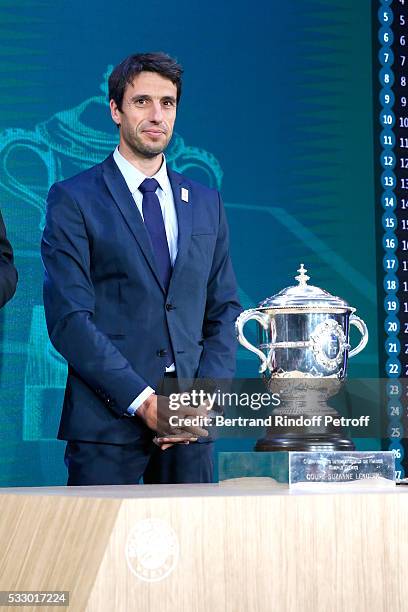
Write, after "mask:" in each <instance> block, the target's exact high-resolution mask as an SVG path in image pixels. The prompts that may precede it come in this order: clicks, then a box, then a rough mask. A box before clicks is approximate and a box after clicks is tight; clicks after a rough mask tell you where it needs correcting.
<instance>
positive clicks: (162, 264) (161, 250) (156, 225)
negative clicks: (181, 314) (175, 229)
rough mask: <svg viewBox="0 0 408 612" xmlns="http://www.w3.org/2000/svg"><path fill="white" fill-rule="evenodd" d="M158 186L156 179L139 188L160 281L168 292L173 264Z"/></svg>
mask: <svg viewBox="0 0 408 612" xmlns="http://www.w3.org/2000/svg"><path fill="white" fill-rule="evenodd" d="M158 186H159V183H158V182H157V181H156V179H153V178H147V179H145V180H144V181H143V183H142V184H141V185H140V186H139V190H140V191H141V192H142V194H143V201H142V210H143V219H144V223H145V226H146V229H147V231H148V232H149V236H150V240H151V242H152V247H153V252H154V256H155V259H156V264H157V268H158V270H159V274H160V279H161V281H162V283H163V286H164V288H165V290H166V291H167V290H168V288H169V282H170V276H171V262H170V253H169V246H168V244H167V237H166V230H165V228H164V221H163V215H162V211H161V207H160V202H159V198H158V197H157V195H156V189H157V188H158Z"/></svg>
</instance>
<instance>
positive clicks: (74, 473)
mask: <svg viewBox="0 0 408 612" xmlns="http://www.w3.org/2000/svg"><path fill="white" fill-rule="evenodd" d="M213 453H214V443H213V442H204V443H198V442H193V443H190V444H188V445H185V444H174V445H173V446H171V447H170V448H167V449H166V450H164V451H163V450H161V449H160V448H159V447H158V446H156V445H155V444H153V442H152V441H151V440H150V439H148V440H140V441H139V440H138V441H137V442H133V443H132V444H102V443H98V442H81V441H70V442H67V447H66V451H65V464H66V466H67V468H68V483H67V484H68V486H86V485H129V484H139V483H140V480H141V479H142V478H143V482H144V483H145V484H178V483H189V482H213V473H214V459H213Z"/></svg>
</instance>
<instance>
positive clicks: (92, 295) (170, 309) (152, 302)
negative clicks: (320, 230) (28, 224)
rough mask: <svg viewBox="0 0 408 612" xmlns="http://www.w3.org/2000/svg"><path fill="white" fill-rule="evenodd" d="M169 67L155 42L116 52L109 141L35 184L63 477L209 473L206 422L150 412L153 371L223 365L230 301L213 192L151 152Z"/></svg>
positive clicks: (170, 121) (173, 96) (169, 82)
mask: <svg viewBox="0 0 408 612" xmlns="http://www.w3.org/2000/svg"><path fill="white" fill-rule="evenodd" d="M181 73H182V69H181V67H180V66H179V65H178V64H177V63H176V62H175V61H174V60H173V59H172V58H170V57H169V56H167V55H165V54H163V53H147V54H137V55H132V56H130V57H128V58H126V59H125V60H124V61H123V62H121V64H119V65H118V66H117V67H116V68H115V69H114V70H113V72H112V74H111V76H110V78H109V98H110V109H111V116H112V119H113V121H114V122H115V123H116V125H117V126H118V129H119V146H118V147H117V148H116V150H115V151H114V152H113V154H111V155H110V156H109V157H108V158H107V159H106V160H105V161H104V162H102V163H101V164H98V165H96V166H94V167H92V168H90V169H89V170H87V171H85V172H82V173H81V174H79V175H77V176H74V177H73V178H70V179H68V180H65V181H62V182H60V183H56V184H55V185H53V186H52V187H51V189H50V192H49V195H48V203H47V204H48V206H47V218H46V226H45V230H44V234H43V240H42V257H43V262H44V267H45V281H44V306H45V313H46V319H47V326H48V331H49V335H50V339H51V341H52V343H53V344H54V346H55V347H56V349H57V350H58V351H59V352H60V353H61V355H63V357H64V358H65V359H66V360H67V362H68V379H67V384H66V391H65V398H64V405H63V412H62V417H61V423H60V428H59V433H58V437H59V438H60V439H63V440H67V447H66V453H65V462H66V465H67V467H68V473H69V478H68V484H69V485H93V484H95V485H96V484H137V483H138V482H139V480H140V479H141V478H142V477H143V481H144V482H145V483H179V482H211V481H212V479H213V457H212V455H213V443H212V442H211V441H208V440H207V439H206V438H205V435H206V433H207V432H206V431H205V430H202V429H201V428H199V427H198V428H194V427H193V428H186V429H183V428H178V429H177V428H174V429H172V428H167V429H161V427H160V425H159V424H158V419H159V418H160V414H159V413H160V411H158V399H160V395H159V393H158V391H159V388H160V381H161V380H162V379H163V377H164V376H166V377H175V376H177V377H178V378H181V379H193V378H195V377H200V378H211V379H214V378H215V379H222V378H231V377H232V376H233V375H234V370H235V351H236V340H235V334H234V322H235V319H236V317H237V316H238V314H239V313H240V311H241V308H240V305H239V302H238V299H237V287H236V281H235V277H234V273H233V269H232V266H231V261H230V257H229V252H228V228H227V223H226V218H225V213H224V209H223V205H222V202H221V198H220V195H219V193H218V192H217V191H216V190H214V189H210V188H208V187H205V186H203V185H200V184H198V183H196V182H194V181H191V180H189V179H187V178H186V177H184V176H182V175H180V174H178V173H176V172H173V171H171V170H170V169H169V168H168V167H167V165H166V160H165V157H164V155H163V151H164V149H165V148H166V146H167V145H168V143H169V141H170V139H171V136H172V133H173V126H174V122H175V119H176V110H177V104H178V102H179V99H180V94H181ZM199 411H200V410H199ZM201 411H202V409H201ZM186 413H187V414H193V413H194V411H193V410H192V409H190V410H189V409H188V408H187V409H186ZM158 430H159V431H165V432H166V433H165V434H163V435H161V436H160V435H159V436H158V435H156V432H157V431H158Z"/></svg>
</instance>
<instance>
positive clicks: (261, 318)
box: [235, 308, 269, 374]
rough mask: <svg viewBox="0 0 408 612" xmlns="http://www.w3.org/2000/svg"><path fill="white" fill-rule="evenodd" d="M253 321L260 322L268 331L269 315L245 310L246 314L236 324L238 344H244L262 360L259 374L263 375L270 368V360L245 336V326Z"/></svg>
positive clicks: (243, 313) (242, 314) (240, 316)
mask: <svg viewBox="0 0 408 612" xmlns="http://www.w3.org/2000/svg"><path fill="white" fill-rule="evenodd" d="M251 319H253V320H254V321H258V323H259V324H260V325H262V327H263V328H264V329H268V327H269V315H267V314H263V313H262V312H259V311H257V310H254V309H253V308H251V309H250V310H244V312H242V313H241V314H240V315H239V317H238V319H237V320H236V323H235V329H236V332H237V336H238V342H239V343H240V344H242V346H244V347H245V348H246V349H248V351H251V352H252V353H255V355H258V357H259V359H260V360H261V365H260V366H259V373H260V374H262V373H263V372H265V370H266V368H267V367H268V359H267V357H266V356H265V354H264V353H263V352H262V351H261V350H260V349H259V348H256V346H254V345H253V344H251V343H250V342H248V340H247V339H246V338H245V336H244V331H243V330H244V326H245V324H246V323H247V322H248V321H250V320H251Z"/></svg>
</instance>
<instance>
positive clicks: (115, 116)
mask: <svg viewBox="0 0 408 612" xmlns="http://www.w3.org/2000/svg"><path fill="white" fill-rule="evenodd" d="M109 107H110V111H111V117H112V121H114V122H115V123H116V125H117V126H119V125H120V110H119V109H118V105H117V104H116V102H115V100H110V102H109Z"/></svg>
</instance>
